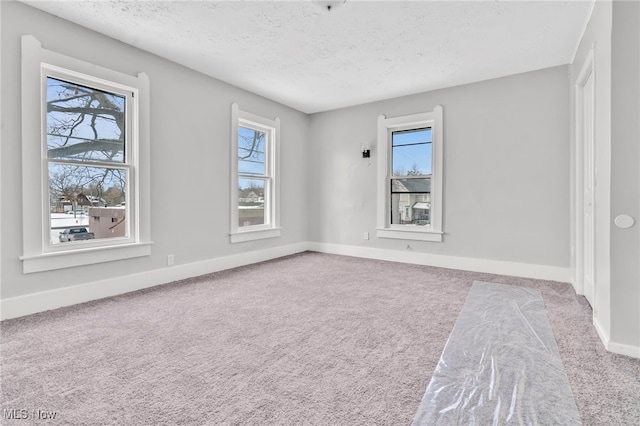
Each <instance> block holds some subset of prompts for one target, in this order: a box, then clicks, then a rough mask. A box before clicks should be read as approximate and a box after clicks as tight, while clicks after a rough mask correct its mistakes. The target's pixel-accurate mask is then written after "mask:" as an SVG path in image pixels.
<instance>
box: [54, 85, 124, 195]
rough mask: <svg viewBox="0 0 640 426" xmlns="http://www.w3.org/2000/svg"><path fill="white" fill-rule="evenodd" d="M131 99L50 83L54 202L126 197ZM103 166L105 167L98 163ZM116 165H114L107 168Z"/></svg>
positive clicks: (96, 90)
mask: <svg viewBox="0 0 640 426" xmlns="http://www.w3.org/2000/svg"><path fill="white" fill-rule="evenodd" d="M125 123H126V120H125V97H124V96H122V95H119V94H114V93H108V92H104V91H101V90H98V89H93V88H90V87H86V86H82V85H79V84H75V83H70V82H66V81H62V80H58V79H55V78H51V77H49V78H48V79H47V154H48V157H49V159H50V162H49V189H50V196H51V198H55V199H59V198H62V197H64V198H67V199H70V198H71V196H72V195H71V194H80V193H82V194H84V195H86V196H89V195H91V196H93V197H97V198H102V197H103V194H104V192H105V191H108V190H110V189H111V188H115V189H116V190H117V191H119V192H120V193H121V194H124V191H125V188H126V170H125V169H123V168H118V167H116V165H117V164H118V163H120V164H122V163H124V160H125V140H124V135H125V125H126V124H125ZM98 163H101V164H98ZM104 163H113V164H114V167H104V165H103V164H104Z"/></svg>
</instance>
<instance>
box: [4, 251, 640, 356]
mask: <svg viewBox="0 0 640 426" xmlns="http://www.w3.org/2000/svg"><path fill="white" fill-rule="evenodd" d="M307 250H310V251H316V252H319V253H329V254H337V255H343V256H354V257H361V258H367V259H378V260H385V261H390V262H399V263H410V264H416V265H427V266H436V267H441V268H450V269H459V270H466V271H474V272H483V273H490V274H498V275H508V276H517V277H524V278H535V279H544V280H552V281H560V282H570V278H571V268H563V267H558V266H548V265H536V264H529V263H519V262H507V261H501V260H489V259H476V258H470V257H457V256H445V255H434V254H429V253H419V252H406V251H400V250H387V249H379V248H372V247H357V246H349V245H341V244H328V243H318V242H301V243H296V244H290V245H286V246H281V247H274V248H270V249H265V250H258V251H251V252H246V253H240V254H234V255H230V256H224V257H219V258H216V259H211V260H206V261H202V262H194V263H189V264H185V265H178V266H172V267H168V268H161V269H157V270H154V271H149V272H143V273H139V274H133V275H128V276H125V277H116V278H110V279H107V280H101V281H94V282H90V283H86V284H81V285H76V286H70V287H63V288H59V289H55V290H50V291H43V292H38V293H32V294H27V295H23V296H17V297H11V298H8V299H2V300H0V319H1V320H5V319H11V318H18V317H22V316H25V315H31V314H35V313H38V312H44V311H48V310H52V309H57V308H62V307H65V306H71V305H75V304H79V303H84V302H89V301H92V300H98V299H102V298H106V297H111V296H117V295H120V294H125V293H129V292H132V291H136V290H141V289H144V288H149V287H154V286H157V285H162V284H167V283H170V282H173V281H177V280H182V279H186V278H191V277H197V276H199V275H204V274H208V273H212V272H217V271H222V270H226V269H231V268H237V267H239V266H244V265H250V264H253V263H257V262H263V261H266V260H271V259H276V258H279V257H283V256H288V255H292V254H296V253H302V252H304V251H307ZM593 325H594V327H595V329H596V332H597V333H598V336H599V337H600V340H601V341H602V343H603V344H604V346H605V348H606V349H607V350H608V351H610V352H613V353H616V354H621V355H626V356H630V357H633V358H640V347H635V346H630V345H625V344H621V343H616V342H612V341H610V340H609V337H608V335H607V334H606V333H605V332H604V330H603V328H602V326H601V325H600V324H599V322H598V321H597V319H594V321H593Z"/></svg>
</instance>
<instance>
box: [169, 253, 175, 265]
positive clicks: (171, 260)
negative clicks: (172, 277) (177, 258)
mask: <svg viewBox="0 0 640 426" xmlns="http://www.w3.org/2000/svg"><path fill="white" fill-rule="evenodd" d="M173 261H174V258H173V255H172V254H170V255H168V256H167V266H173Z"/></svg>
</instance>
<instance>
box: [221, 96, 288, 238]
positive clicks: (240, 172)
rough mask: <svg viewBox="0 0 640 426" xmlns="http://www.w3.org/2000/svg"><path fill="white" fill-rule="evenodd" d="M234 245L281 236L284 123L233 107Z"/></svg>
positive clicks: (232, 189)
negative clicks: (281, 137) (279, 172)
mask: <svg viewBox="0 0 640 426" xmlns="http://www.w3.org/2000/svg"><path fill="white" fill-rule="evenodd" d="M231 115H232V137H231V144H232V149H231V169H232V176H233V178H232V187H231V232H230V236H231V242H232V243H237V242H243V241H250V240H257V239H263V238H271V237H277V236H279V235H280V227H279V216H278V213H279V208H278V207H279V206H278V196H279V191H278V176H277V166H278V161H277V146H278V137H279V133H280V119H278V118H276V119H275V120H269V119H267V118H264V117H260V116H258V115H255V114H250V113H247V112H244V111H241V110H240V109H239V107H238V105H237V104H235V103H234V104H233V105H232V107H231Z"/></svg>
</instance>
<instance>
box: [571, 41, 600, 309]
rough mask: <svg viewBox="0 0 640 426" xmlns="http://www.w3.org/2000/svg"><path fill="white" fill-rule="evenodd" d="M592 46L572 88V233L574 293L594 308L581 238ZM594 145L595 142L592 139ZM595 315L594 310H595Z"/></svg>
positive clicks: (593, 207)
mask: <svg viewBox="0 0 640 426" xmlns="http://www.w3.org/2000/svg"><path fill="white" fill-rule="evenodd" d="M594 58H595V54H594V47H592V48H591V49H590V50H589V53H588V54H587V57H586V59H585V61H584V64H583V65H582V68H581V70H580V73H579V74H578V77H577V78H576V80H575V83H574V88H575V142H576V143H575V148H576V149H575V159H574V164H575V166H576V167H575V185H576V187H575V197H576V199H575V206H576V209H575V235H576V271H575V277H576V292H577V293H578V294H582V295H585V296H586V297H587V299H589V302H590V303H591V305H592V306H593V307H595V297H596V296H595V295H596V282H595V274H594V273H593V272H594V271H592V282H593V288H592V289H589V288H586V286H585V267H586V265H585V262H586V256H587V253H588V250H587V248H586V241H585V238H584V235H585V231H584V227H585V220H584V213H585V198H584V192H585V191H584V190H585V184H586V182H585V168H586V165H585V143H584V133H585V131H584V128H585V120H584V115H583V113H584V108H585V102H584V87H585V85H586V83H587V82H588V81H589V78H592V79H593V80H592V81H593V86H592V93H591V99H592V104H593V108H592V110H591V121H592V124H593V125H595V105H596V100H595V96H596V94H595V66H594ZM593 143H594V144H595V142H593ZM591 148H592V150H591V152H592V153H595V146H593V147H591ZM592 160H593V161H592V162H591V167H595V159H592ZM592 175H593V176H594V181H595V170H592ZM591 208H592V211H593V212H594V213H593V215H594V216H595V197H594V199H593V205H592V207H591ZM593 226H595V219H594V221H593ZM592 235H593V236H595V229H594V230H593V234H592ZM591 244H592V247H591V252H592V253H593V257H594V258H593V259H591V261H590V263H591V265H592V266H591V267H592V268H593V269H594V270H595V251H594V249H595V243H594V241H592V242H591ZM594 314H595V311H594Z"/></svg>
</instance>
